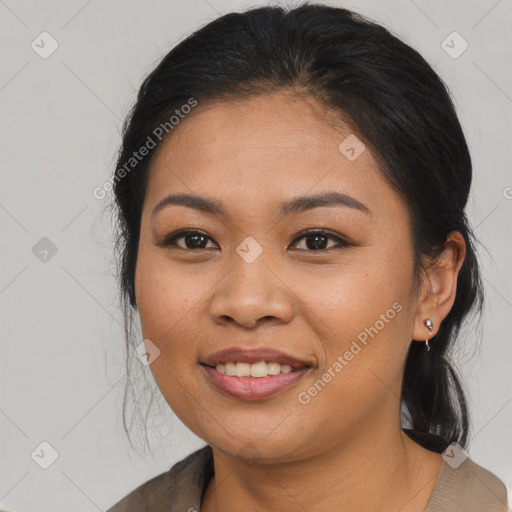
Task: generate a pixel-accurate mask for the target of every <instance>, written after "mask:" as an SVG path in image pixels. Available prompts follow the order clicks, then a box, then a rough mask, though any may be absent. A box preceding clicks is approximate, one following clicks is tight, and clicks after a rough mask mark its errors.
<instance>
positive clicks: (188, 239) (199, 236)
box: [157, 229, 212, 250]
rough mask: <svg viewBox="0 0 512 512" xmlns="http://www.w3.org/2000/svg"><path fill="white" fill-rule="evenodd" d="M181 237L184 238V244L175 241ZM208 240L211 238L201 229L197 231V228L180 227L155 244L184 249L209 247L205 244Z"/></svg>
mask: <svg viewBox="0 0 512 512" xmlns="http://www.w3.org/2000/svg"><path fill="white" fill-rule="evenodd" d="M181 239H184V241H185V245H184V246H183V245H180V244H178V243H177V241H178V240H181ZM208 240H212V239H211V238H210V237H209V236H208V235H207V234H206V233H204V232H203V231H199V230H198V229H182V230H180V231H177V232H176V233H172V234H170V235H169V236H166V237H165V239H164V240H163V241H162V242H159V243H158V244H157V245H158V246H160V247H169V246H170V245H174V246H176V247H178V248H179V249H184V250H190V249H192V250H194V249H196V250H203V249H211V247H206V246H205V244H206V243H207V242H208Z"/></svg>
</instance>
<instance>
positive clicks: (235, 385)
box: [202, 359, 312, 400]
mask: <svg viewBox="0 0 512 512" xmlns="http://www.w3.org/2000/svg"><path fill="white" fill-rule="evenodd" d="M260 361H261V359H260ZM243 362H245V361H243ZM283 364H285V363H283ZM202 367H203V369H204V371H205V372H206V374H207V376H208V378H209V380H210V382H212V383H213V384H214V385H215V386H216V387H217V389H219V390H221V391H223V392H224V393H226V394H227V395H229V396H231V397H234V398H239V399H242V400H259V399H263V398H269V397H271V396H273V395H276V394H277V393H279V392H281V391H283V390H284V389H287V388H289V387H291V386H293V385H294V384H295V383H296V382H298V381H299V380H300V379H301V378H302V377H304V375H305V374H307V373H309V371H310V370H311V369H312V368H311V367H309V366H308V367H304V368H302V369H300V370H296V371H294V372H290V373H280V374H279V375H269V376H268V377H232V376H230V375H225V374H223V373H219V372H218V371H217V370H216V369H215V368H212V367H211V366H205V365H202Z"/></svg>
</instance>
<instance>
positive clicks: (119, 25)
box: [0, 0, 512, 512]
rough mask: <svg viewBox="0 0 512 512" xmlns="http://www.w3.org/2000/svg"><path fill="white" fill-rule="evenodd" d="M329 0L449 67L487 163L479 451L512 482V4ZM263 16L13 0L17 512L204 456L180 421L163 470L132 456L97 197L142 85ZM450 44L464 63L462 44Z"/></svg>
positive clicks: (477, 152)
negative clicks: (232, 20)
mask: <svg viewBox="0 0 512 512" xmlns="http://www.w3.org/2000/svg"><path fill="white" fill-rule="evenodd" d="M281 3H285V2H281ZM329 3H330V4H331V5H339V6H346V7H349V8H354V9H355V10H357V11H359V12H361V13H363V14H366V15H368V16H370V17H373V18H374V19H376V20H378V21H380V22H382V23H384V24H385V25H386V26H387V27H389V28H391V29H392V30H393V31H394V32H395V33H396V34H398V35H399V36H400V37H402V38H403V39H404V40H405V41H407V42H408V43H410V44H412V45H413V46H414V47H415V48H417V49H418V50H419V51H420V52H421V53H422V54H423V55H424V56H425V58H426V59H427V60H428V61H429V62H430V63H431V64H432V65H434V66H435V69H436V70H437V71H438V73H439V74H440V75H441V76H442V77H443V79H444V80H445V81H446V82H447V84H448V85H449V87H450V89H451V91H452V94H453V96H454V98H455V103H456V106H457V109H458V112H459V115H460V119H461V122H462V124H463V127H464V130H465V133H466V135H467V138H468V142H469V145H470V149H471V151H472V156H473V160H474V166H475V182H474V187H473V192H472V197H471V200H470V203H469V206H468V215H469V218H470V220H471V222H472V223H473V225H474V227H475V233H476V235H477V237H478V238H479V239H480V241H481V242H482V244H483V245H484V246H485V248H486V250H482V249H479V254H480V258H481V264H482V268H483V275H484V284H485V287H486V293H487V299H486V309H485V316H484V318H483V322H482V331H481V334H482V336H483V343H482V345H481V349H480V351H479V352H478V353H477V355H476V356H475V357H471V353H472V351H473V348H474V339H473V338H474V336H471V335H470V334H471V333H468V336H467V342H466V343H467V347H462V350H461V351H460V353H459V356H458V357H459V362H460V363H461V364H462V365H463V366H462V372H463V375H464V379H465V382H466V385H467V388H468V391H469V393H470V397H471V402H470V404H471V409H472V412H473V421H474V423H473V425H474V428H473V432H472V436H473V438H472V442H471V447H470V450H469V454H470V456H471V457H472V458H473V459H474V460H475V461H476V462H478V463H479V464H481V465H483V466H484V467H487V468H488V469H490V470H491V471H493V472H494V473H495V474H497V475H498V476H499V477H500V478H501V479H502V480H503V481H504V482H505V483H506V484H507V485H508V486H509V487H510V486H511V485H512V462H511V461H512V436H511V435H510V432H512V429H511V426H512V383H511V376H510V374H511V371H510V370H511V367H512V348H511V347H512V345H511V343H510V335H511V325H510V317H511V315H512V287H511V282H512V278H511V266H510V261H512V247H511V236H510V218H511V209H512V199H511V198H512V188H511V187H512V176H511V172H510V162H511V158H510V157H511V155H510V152H511V149H510V148H511V132H512V120H511V111H512V98H511V96H512V87H511V77H512V66H511V65H510V63H511V62H512V59H511V53H512V52H511V36H510V34H511V30H510V29H511V23H510V20H511V19H512V2H511V1H510V0H501V1H497V0H481V1H462V0H461V1H451V2H447V1H445V0H443V1H441V0H439V1H430V2H428V1H424V0H414V1H385V2H384V1H377V0H373V1H362V0H361V1H359V0H357V1H356V0H353V1H346V2H341V1H340V2H329ZM257 4H258V3H257V2H252V3H250V2H245V1H235V0H233V1H225V0H208V1H206V0H179V1H178V0H177V1H157V0H150V1H146V2H142V1H139V2H136V1H133V0H131V1H123V2H121V1H113V0H109V1H101V0H90V1H84V0H73V1H64V0H53V1H46V2H39V1H35V0H34V1H23V0H5V1H4V0H0V15H1V18H0V20H1V21H0V39H1V43H2V48H3V59H2V64H1V69H0V73H1V75H0V108H1V111H2V132H1V141H2V152H1V173H2V187H1V188H0V221H1V237H2V263H1V267H0V268H1V274H0V304H1V312H2V322H1V326H2V338H1V339H2V357H1V359H0V386H1V387H0V390H1V392H0V398H1V403H0V429H1V432H2V435H1V438H0V449H1V463H0V505H1V506H2V507H3V508H4V509H6V510H9V511H11V512H15V511H38V512H44V511H52V512H59V511H69V510H74V511H77V512H80V511H84V512H85V511H95V510H105V509H106V508H108V507H110V506H111V505H113V503H114V502H116V501H117V500H118V499H120V498H121V497H122V496H124V495H125V494H126V493H128V492H129V491H130V490H132V489H133V488H135V487H136V486H138V485H139V484H141V483H142V482H144V481H146V480H147V479H149V478H151V477H152V476H154V475H156V474H158V473H161V472H163V471H165V470H167V469H168V468H169V467H170V466H171V465H172V464H174V462H176V461H177V460H179V459H181V458H183V457H184V456H185V455H187V454H188V453H190V452H191V451H192V450H195V449H196V448H198V447H199V446H202V445H203V442H202V441H201V440H200V439H198V438H197V437H195V436H194V435H193V434H192V433H190V432H189V431H188V430H187V429H186V428H185V427H183V426H182V425H181V424H180V423H179V421H178V420H177V419H176V418H175V417H173V415H172V412H170V413H169V412H166V415H167V417H166V418H165V419H164V420H163V421H164V426H167V425H169V430H168V431H166V432H165V433H162V434H160V435H161V437H160V441H159V442H158V441H157V443H156V444H155V445H154V446H155V447H157V446H158V445H159V443H160V445H161V448H160V455H161V456H160V457H159V458H158V459H153V458H151V457H150V456H149V455H148V456H145V457H144V456H140V455H138V454H137V453H135V452H134V451H133V450H131V449H130V448H129V446H128V443H127V441H126V439H125V436H124V433H123V431H122V427H121V404H122V390H123V385H124V382H125V380H124V366H123V365H124V359H123V353H124V352H123V338H122V330H121V314H120V311H119V310H118V308H117V304H116V296H115V291H114V290H115V282H114V279H113V277H112V276H111V272H112V271H111V267H110V259H111V250H112V242H111V234H112V230H111V229H112V228H111V226H110V224H109V222H108V220H106V218H105V215H103V216H102V215H101V211H102V208H104V206H105V203H104V201H100V200H97V199H95V198H94V197H93V195H92V191H93V189H94V188H95V187H97V186H101V185H102V184H103V183H104V182H105V181H106V180H107V179H108V177H109V175H110V173H111V172H112V168H113V164H114V157H115V151H116V150H117V147H118V145H119V143H120V135H119V130H120V126H121V120H122V119H123V118H124V116H125V115H126V113H127V112H128V109H129V107H130V106H131V104H132V102H133V100H134V98H135V93H136V90H137V89H138V87H139V85H140V82H141V79H142V77H143V75H145V74H146V72H147V71H149V70H150V68H151V67H152V66H153V65H154V64H155V63H156V62H157V61H158V60H159V59H160V58H161V57H162V56H163V55H164V54H165V53H166V52H167V51H168V49H170V47H171V46H173V45H174V44H175V43H176V42H177V41H179V40H180V39H182V38H183V37H185V36H186V35H187V34H189V33H190V32H191V31H192V30H194V29H196V28H198V27H199V26H200V25H202V24H204V23H206V22H207V21H210V20H212V19H213V18H215V17H216V16H217V15H218V14H223V13H226V12H228V11H231V10H238V9H243V8H246V7H249V6H253V5H257ZM43 31H47V32H48V33H49V34H50V35H51V36H52V37H53V38H54V39H55V40H56V41H57V43H58V48H57V50H56V51H55V52H54V53H53V54H52V55H50V56H49V57H48V58H42V57H41V56H40V54H38V53H36V51H34V50H33V49H32V47H31V43H32V41H34V40H35V41H36V43H38V41H39V45H40V46H43V44H44V48H45V51H46V50H48V49H49V48H50V41H49V39H45V42H44V43H41V42H40V41H41V38H40V37H39V35H40V34H41V32H43ZM453 31H457V32H458V33H459V34H460V35H461V36H462V37H463V38H464V40H466V41H467V43H468V44H469V47H468V49H467V50H466V51H465V52H464V53H462V54H461V55H460V56H459V57H458V58H453V55H452V56H450V55H449V54H448V53H447V52H446V51H445V49H443V46H442V42H443V41H444V40H445V39H446V38H447V36H449V35H450V34H451V33H452V32H453ZM45 37H47V36H45ZM452 40H453V38H452V39H448V44H450V45H451V46H453V49H452V50H451V51H452V54H453V53H454V52H457V51H458V50H460V49H461V48H462V46H461V44H463V42H462V41H461V40H460V39H455V40H453V41H454V42H453V43H452V42H451V41H452ZM445 45H446V43H445ZM41 50H42V49H41ZM43 237H46V238H48V239H49V240H50V241H51V244H53V245H51V244H50V243H49V242H48V240H43V241H40V240H41V239H42V238H43ZM36 244H38V245H36ZM34 246H35V249H34ZM52 248H53V252H55V249H56V250H57V252H56V253H55V254H53V252H52ZM45 250H48V251H49V252H47V253H45V252H44V251H45ZM41 259H43V261H41ZM466 348H467V350H466ZM162 432H163V431H162ZM43 441H46V442H48V443H50V445H51V446H52V447H53V448H54V449H55V450H56V452H57V453H58V458H57V459H56V460H55V462H54V463H53V464H52V465H51V466H50V467H49V468H48V469H42V468H41V467H40V466H39V465H38V464H36V462H35V461H34V460H33V458H32V457H31V453H32V452H33V451H34V450H36V449H38V450H39V451H38V450H36V452H38V453H40V454H41V453H44V454H45V455H44V457H47V456H48V454H49V453H50V451H49V449H47V448H46V449H43V452H41V448H40V443H41V442H43ZM164 442H165V445H164ZM44 457H43V455H41V458H44Z"/></svg>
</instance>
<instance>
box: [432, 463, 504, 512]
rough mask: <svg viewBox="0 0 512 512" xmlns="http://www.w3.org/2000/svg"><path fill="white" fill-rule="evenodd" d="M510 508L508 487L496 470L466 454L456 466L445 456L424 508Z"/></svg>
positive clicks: (474, 511)
mask: <svg viewBox="0 0 512 512" xmlns="http://www.w3.org/2000/svg"><path fill="white" fill-rule="evenodd" d="M456 510H460V511H464V512H481V511H483V510H485V511H486V512H507V511H508V510H509V509H508V507H507V488H506V486H505V484H504V483H503V482H502V481H501V480H500V479H499V478H498V477H497V476H496V475H494V474H493V473H491V472H490V471H489V470H487V469H485V468H484V467H482V466H480V465H479V464H477V463H476V462H474V461H473V460H472V459H471V458H469V457H467V458H466V459H465V460H464V461H463V462H462V463H461V464H460V465H458V466H457V467H452V466H451V465H450V464H448V463H447V462H446V460H445V462H444V463H443V466H442V467H441V471H440V473H439V476H438V479H437V482H436V485H435V487H434V491H433V493H432V496H431V499H430V501H429V503H428V507H427V508H426V509H425V512H443V511H456Z"/></svg>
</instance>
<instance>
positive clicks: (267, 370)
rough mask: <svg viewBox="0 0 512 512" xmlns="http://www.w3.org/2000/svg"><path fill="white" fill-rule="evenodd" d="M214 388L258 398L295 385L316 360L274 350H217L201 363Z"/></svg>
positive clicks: (226, 392)
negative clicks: (308, 359) (303, 358)
mask: <svg viewBox="0 0 512 512" xmlns="http://www.w3.org/2000/svg"><path fill="white" fill-rule="evenodd" d="M199 364H200V365H201V366H202V367H203V368H204V371H205V372H206V374H207V376H208V379H209V381H210V383H211V384H213V385H214V388H215V389H216V390H218V391H221V392H223V393H224V394H227V395H229V396H231V397H234V398H239V399H243V400H258V399H263V398H268V397H271V396H273V395H275V394H277V393H279V392H280V391H283V390H284V389H287V388H289V387H290V386H292V385H294V384H295V383H296V382H297V381H299V380H300V379H301V378H303V377H304V376H305V375H306V374H307V373H309V371H310V370H311V369H312V368H313V362H311V361H306V360H300V359H298V358H297V357H294V356H292V355H290V354H285V353H283V352H279V351H276V350H272V349H256V350H255V349H250V350H243V349H240V348H233V349H227V350H223V351H220V352H216V353H215V354H212V355H211V356H209V357H207V358H205V359H204V360H203V361H201V362H200V363H199Z"/></svg>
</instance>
